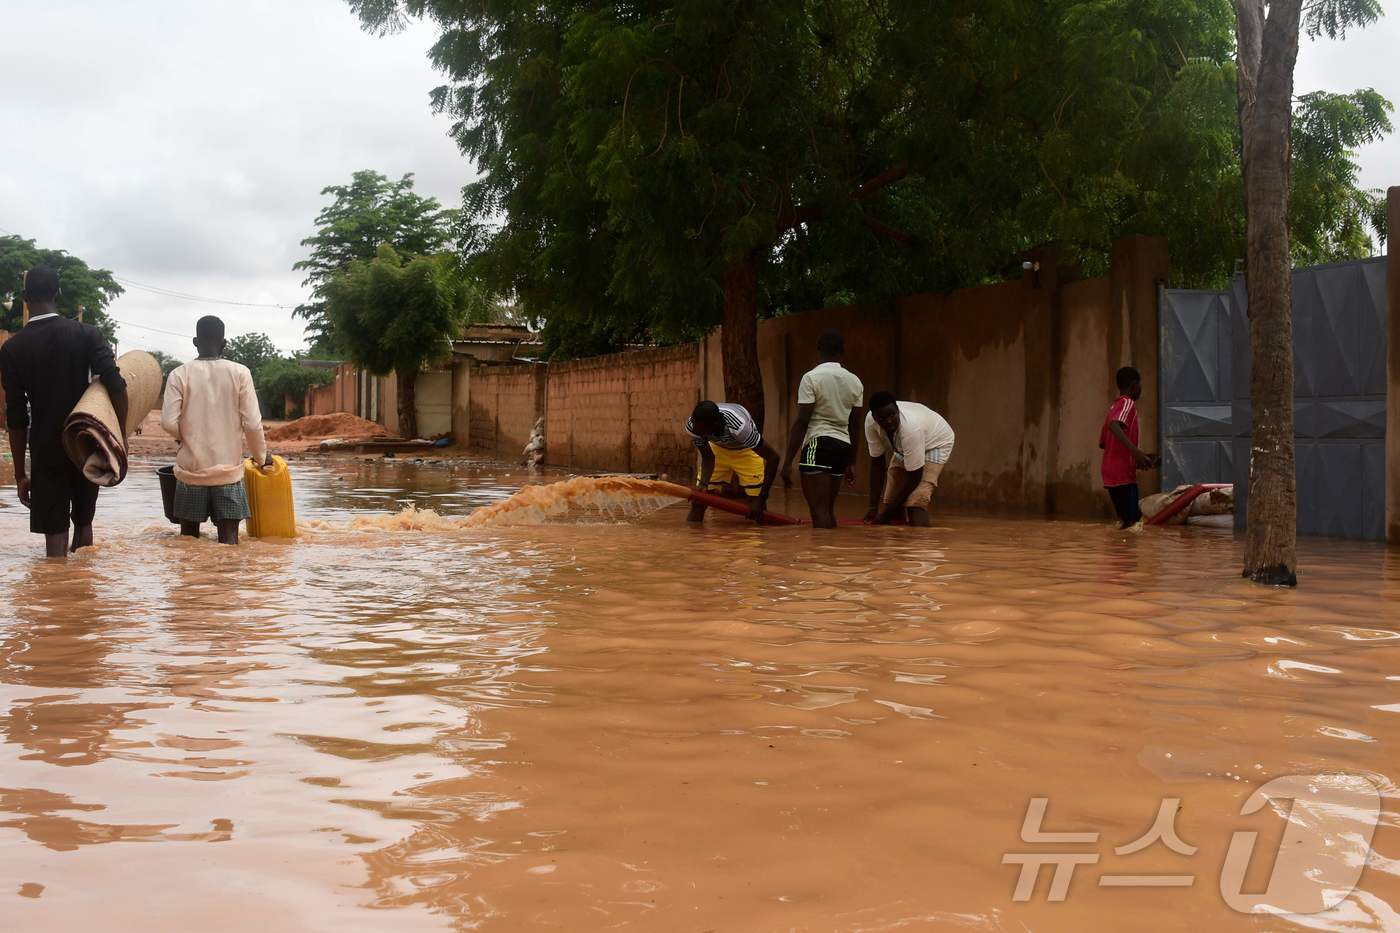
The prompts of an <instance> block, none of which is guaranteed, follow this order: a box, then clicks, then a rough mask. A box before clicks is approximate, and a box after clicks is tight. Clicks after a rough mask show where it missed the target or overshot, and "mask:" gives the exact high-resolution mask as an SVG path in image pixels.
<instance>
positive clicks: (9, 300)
mask: <svg viewBox="0 0 1400 933" xmlns="http://www.w3.org/2000/svg"><path fill="white" fill-rule="evenodd" d="M34 266H49V267H50V268H52V269H54V270H55V271H56V272H58V277H59V281H60V283H61V284H62V287H63V292H62V294H60V295H59V296H58V310H59V312H60V313H62V314H63V315H65V316H66V317H77V316H78V310H79V309H82V311H83V320H84V321H85V322H86V323H88V324H92V325H93V326H94V327H96V328H97V329H98V330H100V331H102V333H103V335H105V336H106V338H107V340H108V341H110V342H112V343H116V340H117V325H116V322H115V321H113V320H112V319H111V318H110V317H108V315H107V306H108V305H109V304H111V303H112V301H113V300H115V299H116V297H117V296H118V295H120V294H121V293H122V292H123V291H124V289H123V288H122V287H121V286H120V285H118V284H117V281H116V279H114V278H112V273H111V272H109V271H107V270H106V269H93V268H91V267H89V266H88V264H87V263H85V262H83V261H82V260H81V259H79V258H78V257H77V256H70V255H69V254H68V253H66V252H64V251H63V250H61V249H42V248H40V247H38V246H36V245H35V244H34V241H33V240H27V239H25V238H23V237H19V236H0V330H9V331H15V330H18V329H19V328H20V327H21V326H22V324H23V322H24V310H23V305H22V304H21V302H20V288H21V279H22V276H23V274H24V272H25V271H26V270H28V269H32V268H33V267H34Z"/></svg>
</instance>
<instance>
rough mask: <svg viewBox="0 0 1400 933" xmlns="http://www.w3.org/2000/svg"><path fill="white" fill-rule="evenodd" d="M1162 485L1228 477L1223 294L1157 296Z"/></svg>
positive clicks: (1227, 322) (1230, 453) (1227, 320)
mask: <svg viewBox="0 0 1400 933" xmlns="http://www.w3.org/2000/svg"><path fill="white" fill-rule="evenodd" d="M1159 307H1160V311H1161V329H1162V349H1161V362H1160V366H1161V380H1162V381H1161V393H1162V394H1161V407H1162V420H1161V425H1162V488H1163V489H1172V488H1174V487H1176V486H1179V485H1181V484H1182V483H1187V482H1191V483H1230V482H1234V478H1235V476H1234V469H1235V468H1234V447H1233V444H1232V437H1233V434H1234V432H1233V430H1232V428H1231V418H1232V414H1231V402H1232V399H1233V398H1234V394H1233V388H1232V386H1233V384H1232V382H1231V378H1230V376H1231V365H1232V363H1233V360H1232V357H1231V332H1232V325H1233V321H1232V319H1231V314H1230V294H1229V293H1228V292H1212V291H1198V290H1195V289H1179V288H1168V289H1163V290H1162V291H1161V294H1160V301H1159Z"/></svg>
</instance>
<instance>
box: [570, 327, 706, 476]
mask: <svg viewBox="0 0 1400 933" xmlns="http://www.w3.org/2000/svg"><path fill="white" fill-rule="evenodd" d="M699 380H700V375H699V347H698V346H697V345H695V344H686V345H684V346H679V347H668V348H665V349H661V350H639V351H633V352H629V353H615V354H611V355H608V356H598V357H590V358H588V359H582V360H574V361H571V362H567V363H554V364H551V365H550V367H549V374H548V377H547V379H546V391H545V443H546V448H545V462H546V463H548V464H550V465H554V466H564V467H569V468H572V469H576V470H609V471H616V472H628V473H667V474H669V475H671V476H673V477H683V476H686V475H688V474H689V472H690V470H691V469H692V466H693V464H694V460H695V455H694V452H693V449H692V446H691V444H690V441H689V439H688V438H687V437H686V434H685V420H686V419H687V418H688V417H690V412H691V409H693V408H694V407H695V403H696V401H697V400H698V399H699Z"/></svg>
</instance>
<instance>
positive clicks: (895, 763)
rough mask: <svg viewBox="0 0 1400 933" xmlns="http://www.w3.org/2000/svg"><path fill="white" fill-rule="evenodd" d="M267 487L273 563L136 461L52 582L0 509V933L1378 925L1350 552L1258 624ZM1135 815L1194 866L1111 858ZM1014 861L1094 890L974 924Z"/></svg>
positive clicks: (1227, 553) (1226, 583) (1108, 565)
mask: <svg viewBox="0 0 1400 933" xmlns="http://www.w3.org/2000/svg"><path fill="white" fill-rule="evenodd" d="M292 466H293V470H294V473H295V477H296V483H297V489H298V508H299V518H300V519H301V520H302V521H303V522H304V523H306V524H307V525H308V526H309V527H310V528H311V529H312V530H311V532H310V533H309V534H308V535H307V536H306V537H305V538H303V539H302V540H299V541H298V542H296V543H290V544H289V543H273V542H259V541H253V542H247V543H245V546H243V547H240V548H237V549H233V548H222V547H219V546H217V545H215V544H213V543H212V542H211V541H209V540H208V539H207V538H206V539H205V540H203V541H190V540H181V539H180V538H178V537H177V536H176V534H175V532H174V527H173V526H171V525H169V524H167V523H166V522H165V521H164V519H163V517H162V516H161V515H160V500H159V494H158V492H157V489H156V483H155V477H154V474H153V472H152V464H150V463H145V464H141V465H138V466H136V467H134V468H133V471H132V476H131V479H130V480H129V481H128V482H127V483H126V484H124V485H123V486H121V487H119V488H118V489H117V490H116V491H108V492H104V493H103V496H102V499H101V501H100V502H99V511H98V521H97V525H96V533H97V536H98V539H99V546H98V547H97V548H96V549H94V550H93V551H91V552H88V553H84V554H81V555H80V556H79V557H78V558H76V559H75V560H72V561H70V562H69V563H67V564H61V563H48V562H44V561H41V560H37V559H35V557H36V555H37V554H38V553H39V541H38V539H36V538H34V537H32V536H30V535H29V534H28V533H27V515H26V513H25V511H24V510H23V509H22V508H21V507H20V506H19V505H18V503H17V501H16V500H15V498H14V491H13V489H5V490H4V491H3V496H4V499H3V505H2V506H0V558H3V569H0V584H3V585H0V923H2V924H3V927H0V928H3V929H5V930H44V931H68V930H75V931H76V930H91V929H95V928H100V929H104V930H122V931H126V930H142V931H148V930H150V931H154V930H159V931H166V930H172V931H174V930H182V931H183V930H203V931H215V930H257V929H261V930H298V931H299V930H325V931H338V933H339V931H347V930H371V929H372V930H377V931H397V930H446V929H485V930H509V929H520V928H524V927H539V928H545V929H560V930H592V929H610V928H632V929H639V930H694V931H703V930H895V929H931V928H965V929H970V930H1055V931H1059V930H1065V931H1069V930H1090V929H1115V930H1148V929H1150V930H1192V931H1201V930H1222V929H1225V930H1228V929H1245V930H1250V929H1258V930H1266V929H1267V930H1277V929H1327V930H1360V929H1374V930H1384V929H1397V928H1400V913H1397V912H1396V909H1397V908H1400V789H1397V787H1396V785H1395V779H1396V777H1397V776H1400V775H1398V774H1397V773H1398V772H1400V755H1397V750H1400V614H1397V611H1396V609H1395V606H1396V605H1397V602H1396V601H1397V599H1400V554H1397V552H1396V551H1394V550H1389V551H1387V550H1386V549H1384V548H1380V547H1375V546H1364V545H1358V544H1351V543H1345V542H1322V541H1316V540H1313V541H1305V542H1304V543H1303V544H1302V546H1301V549H1300V550H1301V555H1300V563H1301V565H1302V567H1303V571H1302V574H1301V586H1300V588H1299V589H1298V590H1297V591H1296V592H1290V591H1272V590H1264V589H1260V588H1256V587H1253V586H1251V585H1248V584H1245V583H1243V582H1241V581H1240V580H1239V579H1238V577H1237V573H1238V571H1237V569H1236V568H1237V567H1238V565H1239V559H1240V556H1239V550H1240V546H1239V545H1238V544H1237V543H1236V542H1235V541H1234V540H1233V539H1232V538H1231V537H1230V536H1229V535H1225V534H1219V533H1213V532H1208V531H1201V530H1193V529H1171V530H1164V531H1158V530H1149V532H1148V533H1146V534H1144V535H1142V536H1140V537H1133V536H1127V535H1123V534H1120V533H1118V532H1116V531H1113V530H1110V529H1109V528H1107V527H1105V526H1098V525H1089V524H1081V523H1073V522H1046V521H1039V520H1019V519H1010V518H992V517H985V516H976V515H966V514H952V515H950V514H946V513H942V514H939V513H936V514H935V526H936V527H935V528H933V529H929V530H924V531H920V530H913V529H904V528H882V529H873V528H847V529H842V530H840V531H838V532H834V533H814V532H812V531H810V530H809V529H801V528H798V529H787V528H773V529H756V528H753V527H751V526H748V525H746V524H745V523H743V522H741V521H739V520H737V519H733V518H732V517H729V516H723V515H714V514H712V515H711V518H710V520H709V523H708V524H707V525H706V526H705V527H704V528H698V529H697V528H691V527H685V525H684V522H683V521H682V519H683V509H682V508H681V507H679V506H677V507H672V508H669V509H665V510H662V511H659V512H654V513H652V514H649V515H647V516H645V517H643V518H640V519H638V520H636V521H632V522H628V523H622V524H612V523H598V522H594V523H551V524H546V525H534V526H531V525H502V526H489V527H483V528H467V529H459V530H452V531H440V532H391V531H382V530H376V529H372V528H370V529H366V528H363V527H362V528H359V529H355V528H352V527H351V525H352V520H353V519H354V518H356V517H357V516H358V517H364V516H369V515H380V514H383V513H391V512H395V511H397V510H398V509H400V508H402V507H403V506H405V505H408V504H412V505H414V506H416V507H417V508H419V509H433V510H435V511H437V512H439V513H441V514H443V515H450V516H464V515H466V514H468V513H470V512H471V511H472V510H473V509H476V508H480V507H482V506H485V505H489V504H491V503H495V502H499V501H501V500H503V499H504V498H506V497H507V496H508V495H510V493H512V492H513V491H514V490H515V489H516V488H518V486H519V484H520V483H521V482H522V481H523V478H522V476H521V474H519V473H509V472H503V471H502V472H493V471H491V470H487V469H476V470H474V469H468V468H462V467H459V468H449V467H446V466H428V465H421V466H415V465H412V464H400V465H394V464H386V463H362V462H357V461H349V460H347V461H317V460H305V461H297V462H294V463H293V465H292ZM845 505H846V506H847V507H848V509H851V510H856V509H859V508H860V506H861V502H859V501H856V500H854V499H853V500H852V501H850V502H848V503H845ZM773 507H774V508H775V509H777V510H780V511H787V512H789V513H791V514H805V509H804V508H803V506H802V504H801V502H800V496H798V495H797V494H796V493H795V492H794V493H792V494H791V495H790V497H789V498H788V500H787V501H786V502H784V501H783V496H782V493H781V491H779V492H777V493H775V495H774V501H773ZM1335 771H1344V772H1348V773H1351V774H1356V775H1362V776H1364V777H1367V778H1369V779H1370V780H1371V782H1373V783H1374V784H1375V785H1377V786H1378V787H1379V788H1380V789H1381V790H1382V793H1383V815H1382V818H1381V823H1380V826H1379V828H1378V829H1377V830H1376V832H1375V838H1374V852H1373V854H1372V855H1371V856H1370V861H1369V863H1368V865H1367V867H1366V870H1365V872H1364V874H1362V876H1361V880H1360V884H1359V886H1358V887H1357V889H1356V891H1354V892H1353V893H1352V894H1351V895H1350V896H1349V897H1348V898H1347V899H1346V900H1345V901H1344V902H1343V903H1342V904H1341V906H1340V907H1338V908H1336V909H1335V910H1332V911H1330V912H1328V913H1324V914H1319V915H1312V916H1296V917H1292V918H1282V917H1276V916H1269V915H1268V914H1257V915H1254V916H1248V915H1245V914H1241V913H1237V912H1234V911H1232V910H1231V909H1230V908H1229V907H1227V906H1226V901H1225V899H1224V898H1223V896H1222V893H1221V887H1222V884H1221V881H1220V878H1221V874H1222V865H1223V864H1224V862H1225V859H1226V849H1227V846H1229V845H1230V842H1231V836H1232V834H1233V833H1235V832H1236V831H1237V830H1254V831H1257V832H1258V833H1259V836H1258V840H1257V846H1256V848H1257V854H1256V856H1255V859H1254V861H1253V862H1251V863H1250V867H1249V873H1248V876H1247V883H1246V884H1245V885H1244V887H1245V890H1246V891H1252V892H1259V891H1263V890H1264V889H1265V887H1266V886H1267V885H1268V882H1269V871H1270V868H1271V865H1272V861H1273V853H1275V852H1276V851H1278V849H1279V846H1280V839H1281V838H1282V837H1283V832H1284V828H1285V824H1286V821H1285V819H1284V818H1283V817H1282V816H1281V815H1280V814H1281V813H1283V814H1286V813H1287V807H1286V804H1285V805H1284V806H1283V809H1282V810H1279V809H1278V808H1277V807H1274V806H1264V807H1263V808H1262V809H1261V810H1259V811H1258V812H1256V813H1254V814H1253V815H1241V810H1242V808H1243V807H1244V806H1245V803H1246V801H1247V799H1248V798H1249V797H1250V795H1251V794H1252V793H1253V792H1254V791H1255V789H1256V788H1258V787H1259V786H1260V785H1261V784H1263V783H1265V782H1266V781H1268V780H1270V779H1271V778H1275V777H1279V776H1284V775H1294V774H1322V773H1327V772H1335ZM1032 798H1048V804H1047V809H1046V811H1045V813H1046V815H1045V817H1044V821H1043V825H1042V826H1041V830H1042V831H1043V832H1047V833H1097V834H1098V835H1097V837H1096V838H1095V839H1094V840H1089V841H1085V840H1080V841H1077V842H1076V841H1067V840H1059V841H1057V842H1054V841H1052V842H1039V843H1036V842H1034V841H1027V839H1023V838H1022V836H1023V829H1022V824H1023V821H1024V820H1026V814H1027V809H1028V806H1030V805H1031V800H1032ZM1164 798H1177V799H1179V800H1180V804H1179V811H1178V812H1177V814H1176V817H1175V824H1174V825H1175V832H1176V834H1177V835H1178V836H1179V837H1180V839H1181V840H1182V841H1184V842H1185V843H1186V844H1187V846H1188V847H1195V848H1196V851H1195V852H1194V854H1190V855H1185V854H1181V853H1180V852H1178V851H1173V850H1171V849H1170V848H1168V847H1167V846H1165V845H1163V843H1161V842H1156V843H1154V844H1152V845H1150V846H1145V847H1143V848H1142V849H1141V851H1135V852H1126V853H1123V854H1119V853H1116V852H1115V847H1120V848H1121V847H1125V846H1127V845H1128V844H1129V843H1132V842H1134V841H1135V840H1138V839H1139V838H1140V837H1143V836H1144V835H1145V834H1146V833H1147V831H1148V830H1149V828H1150V827H1152V825H1153V823H1154V818H1155V817H1156V816H1157V814H1158V811H1159V807H1160V806H1162V801H1163V799H1164ZM1304 822H1305V821H1304ZM1304 829H1305V831H1304V837H1300V838H1303V841H1301V842H1299V841H1297V840H1294V839H1293V838H1292V837H1290V842H1292V843H1293V844H1298V845H1304V846H1306V845H1308V844H1309V843H1308V841H1307V839H1306V827H1305V828H1304ZM1313 841H1314V842H1316V841H1318V840H1317V839H1313ZM1319 845H1321V843H1319ZM1326 848H1328V849H1329V850H1331V853H1330V855H1327V856H1323V855H1318V854H1317V853H1312V855H1313V856H1314V858H1313V861H1314V862H1326V861H1327V859H1328V858H1330V859H1333V860H1334V861H1335V862H1336V863H1337V864H1338V865H1343V866H1344V865H1345V864H1346V863H1347V862H1348V860H1350V861H1353V862H1354V861H1356V860H1357V859H1360V858H1364V857H1365V856H1364V851H1365V850H1364V847H1362V848H1360V849H1356V850H1349V849H1348V848H1347V845H1346V844H1341V845H1340V846H1339V845H1335V844H1334V845H1327V846H1326ZM1039 850H1044V851H1046V852H1050V853H1058V852H1074V853H1080V854H1087V853H1094V854H1097V855H1098V856H1099V857H1098V859H1097V861H1096V862H1094V863H1088V862H1087V861H1085V862H1084V863H1083V864H1080V865H1079V867H1078V868H1077V869H1076V870H1075V871H1074V874H1073V880H1072V883H1071V885H1070V887H1069V890H1068V896H1067V898H1066V899H1065V900H1064V901H1063V902H1051V901H1050V900H1049V898H1048V897H1047V888H1048V887H1049V883H1050V882H1049V875H1050V874H1051V873H1052V869H1053V865H1052V866H1051V867H1049V868H1046V869H1044V870H1043V871H1042V873H1041V878H1040V882H1039V884H1038V885H1037V887H1036V888H1035V891H1034V896H1033V897H1031V898H1030V899H1029V900H1026V901H1024V902H1017V901H1015V900H1014V899H1013V894H1014V891H1015V889H1016V886H1017V879H1018V872H1019V868H1018V865H1017V864H1014V863H1013V864H1007V863H1004V862H1003V856H1004V855H1006V854H1007V853H1025V852H1034V851H1039ZM1279 861H1280V863H1283V862H1284V861H1285V859H1283V858H1282V857H1280V859H1279ZM1330 870H1331V869H1326V868H1324V869H1321V870H1319V872H1318V875H1317V877H1316V878H1314V880H1313V882H1306V881H1304V880H1303V879H1301V878H1297V879H1285V882H1289V883H1293V884H1295V885H1306V884H1314V885H1324V886H1325V885H1326V884H1328V883H1329V878H1330V877H1331V876H1330V875H1328V872H1329V871H1330ZM1110 875H1130V876H1136V877H1141V876H1184V875H1189V876H1191V878H1192V879H1193V880H1192V883H1190V884H1189V885H1184V884H1177V885H1175V886H1150V885H1134V886H1118V885H1115V884H1114V883H1112V882H1110V883H1109V884H1102V883H1101V879H1102V878H1103V877H1105V876H1110ZM1110 918H1111V919H1110Z"/></svg>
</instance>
